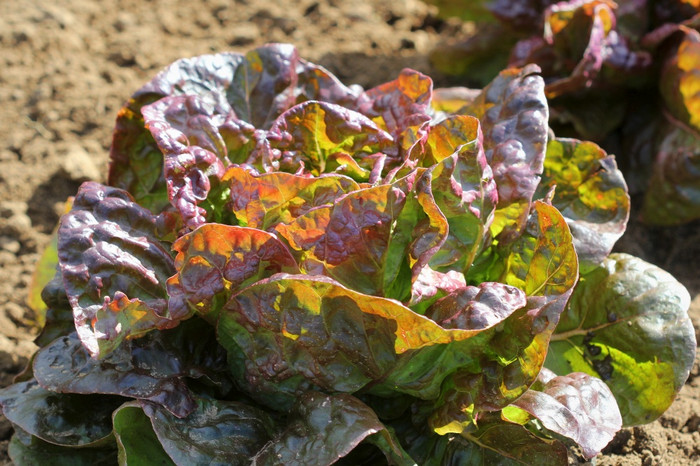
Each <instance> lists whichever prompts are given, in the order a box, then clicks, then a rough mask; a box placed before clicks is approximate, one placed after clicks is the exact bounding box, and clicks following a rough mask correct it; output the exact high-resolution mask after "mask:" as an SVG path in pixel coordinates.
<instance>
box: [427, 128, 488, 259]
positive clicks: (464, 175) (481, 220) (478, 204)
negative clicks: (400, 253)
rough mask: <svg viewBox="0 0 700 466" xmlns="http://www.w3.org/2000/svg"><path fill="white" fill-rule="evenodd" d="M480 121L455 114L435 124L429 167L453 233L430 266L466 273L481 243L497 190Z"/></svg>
mask: <svg viewBox="0 0 700 466" xmlns="http://www.w3.org/2000/svg"><path fill="white" fill-rule="evenodd" d="M481 139H482V135H481V131H480V130H479V125H478V120H476V119H475V118H473V117H468V116H461V115H457V116H453V117H451V118H448V119H447V120H444V121H443V122H442V123H441V124H439V125H436V126H434V127H432V128H431V130H430V134H429V135H428V146H429V147H430V148H431V156H432V158H433V159H435V160H437V161H438V163H437V164H436V165H434V166H433V167H432V168H431V169H430V170H429V172H428V175H429V176H430V177H431V191H432V194H433V197H434V199H435V203H436V205H437V206H438V207H439V209H440V212H441V213H442V214H443V215H444V216H445V218H446V220H447V223H448V225H449V229H448V231H449V234H448V236H447V238H446V240H445V242H444V243H443V244H442V245H441V246H440V251H439V252H437V253H436V254H435V256H433V257H432V258H431V260H430V266H431V267H433V268H434V269H436V270H438V271H441V270H443V269H452V270H457V271H460V272H466V271H467V270H468V269H469V267H470V266H471V264H472V262H473V260H474V257H475V256H476V254H477V252H478V251H479V250H480V249H481V247H482V246H483V242H484V239H485V237H486V236H487V232H488V229H489V226H490V224H491V221H492V218H493V211H494V208H495V205H496V202H497V198H498V194H497V191H496V184H495V183H494V180H493V174H492V171H491V167H489V165H488V163H487V161H486V157H485V154H484V151H483V148H482V145H481Z"/></svg>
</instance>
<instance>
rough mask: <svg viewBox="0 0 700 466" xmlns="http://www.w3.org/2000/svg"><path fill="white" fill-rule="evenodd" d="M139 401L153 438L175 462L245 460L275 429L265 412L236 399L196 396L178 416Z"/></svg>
mask: <svg viewBox="0 0 700 466" xmlns="http://www.w3.org/2000/svg"><path fill="white" fill-rule="evenodd" d="M142 405H143V411H144V412H145V414H146V416H147V417H148V418H150V424H152V427H153V429H154V430H155V435H156V436H157V440H156V442H159V444H160V445H162V448H163V449H164V450H165V451H166V452H167V454H168V455H169V456H170V458H172V460H173V461H174V462H175V464H179V465H191V464H209V465H230V464H241V465H242V464H249V460H250V458H252V457H253V456H254V455H255V454H256V453H257V452H258V451H259V450H260V449H261V448H263V446H264V445H265V443H266V442H268V440H269V439H270V438H271V437H272V435H273V434H274V431H275V427H274V424H273V421H272V419H271V418H270V417H269V416H268V414H267V413H265V412H264V411H262V410H260V409H258V408H255V407H254V406H251V405H248V404H245V403H241V402H237V401H221V400H215V399H207V398H198V399H197V400H196V407H195V409H194V411H192V412H191V413H190V414H189V415H188V416H187V417H185V418H182V419H179V418H177V417H176V416H173V415H172V414H171V413H169V412H168V411H166V410H165V409H163V408H162V407H160V406H158V405H155V404H153V403H148V402H144V403H142ZM284 463H285V462H284V461H282V462H281V463H280V462H279V461H278V462H277V464H284Z"/></svg>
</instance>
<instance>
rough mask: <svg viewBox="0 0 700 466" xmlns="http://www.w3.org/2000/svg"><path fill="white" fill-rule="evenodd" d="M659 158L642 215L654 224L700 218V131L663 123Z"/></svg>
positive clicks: (660, 130) (674, 222)
mask: <svg viewBox="0 0 700 466" xmlns="http://www.w3.org/2000/svg"><path fill="white" fill-rule="evenodd" d="M657 131H658V132H657V137H659V143H658V146H657V152H656V160H655V161H654V164H653V171H652V173H651V178H650V179H649V186H648V188H647V189H646V190H645V196H644V204H643V206H642V215H643V218H644V221H645V222H647V223H650V224H653V225H664V226H672V225H679V224H682V223H686V222H689V221H692V220H695V219H697V218H700V133H698V132H696V131H692V130H690V129H689V128H683V127H679V126H676V125H672V124H662V125H660V126H659V128H658V129H657Z"/></svg>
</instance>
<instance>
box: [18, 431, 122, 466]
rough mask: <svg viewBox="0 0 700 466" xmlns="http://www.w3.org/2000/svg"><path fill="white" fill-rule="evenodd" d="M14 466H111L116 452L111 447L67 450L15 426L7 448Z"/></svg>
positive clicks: (101, 446)
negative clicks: (39, 465)
mask: <svg viewBox="0 0 700 466" xmlns="http://www.w3.org/2000/svg"><path fill="white" fill-rule="evenodd" d="M7 450H8V454H9V455H10V459H11V460H12V464H14V465H16V466H25V465H26V466H36V465H38V464H41V465H44V464H46V465H52V466H111V465H113V464H114V461H115V459H116V456H117V452H116V451H115V450H114V448H113V447H112V446H111V445H106V446H103V445H100V446H98V447H96V448H69V447H64V446H59V445H54V444H52V443H48V442H45V441H43V440H41V439H40V438H38V437H35V436H33V435H31V434H29V433H27V432H24V431H23V430H22V429H21V428H19V427H17V426H15V434H14V435H13V436H12V439H10V443H9V445H8V446H7Z"/></svg>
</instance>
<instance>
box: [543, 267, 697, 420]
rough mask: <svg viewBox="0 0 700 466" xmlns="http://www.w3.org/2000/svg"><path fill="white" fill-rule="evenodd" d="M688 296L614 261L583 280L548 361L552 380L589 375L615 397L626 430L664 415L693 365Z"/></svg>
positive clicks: (652, 274) (662, 278)
mask: <svg viewBox="0 0 700 466" xmlns="http://www.w3.org/2000/svg"><path fill="white" fill-rule="evenodd" d="M689 305H690V296H689V295H688V292H687V291H686V289H685V288H684V287H683V285H681V284H680V283H678V282H677V281H676V280H675V279H674V278H673V277H672V276H671V275H670V274H668V273H667V272H664V271H663V270H661V269H659V268H657V267H655V266H653V265H651V264H648V263H646V262H644V261H642V260H641V259H637V258H636V257H633V256H628V255H625V254H611V255H610V257H608V258H607V259H606V260H605V261H603V263H602V264H601V265H600V266H599V267H597V268H596V269H595V270H593V271H591V272H589V273H587V274H586V275H584V276H583V277H582V280H581V282H580V283H579V285H578V286H577V288H576V291H575V292H574V294H573V296H572V298H571V301H570V303H569V305H568V307H567V309H566V311H565V312H564V313H563V314H562V317H561V320H560V322H559V325H558V327H557V330H556V333H555V334H554V336H553V337H552V342H551V344H550V348H549V352H548V354H547V367H548V368H549V369H551V370H553V371H554V372H555V373H557V374H560V375H565V374H568V373H570V372H573V371H575V372H585V373H587V374H590V375H593V376H596V377H599V378H600V379H602V380H603V381H604V382H605V383H607V384H608V386H609V387H610V389H611V390H612V392H613V394H614V395H615V398H616V400H617V403H618V405H619V406H620V412H621V413H622V419H623V422H624V424H625V425H627V426H629V425H637V424H646V423H648V422H651V421H653V420H654V419H656V418H657V417H658V416H660V415H661V414H662V413H663V412H664V411H665V410H666V409H667V408H668V407H669V406H670V405H671V403H672V402H673V400H674V398H675V396H676V394H677V393H678V391H679V390H680V389H681V387H682V386H683V384H684V383H685V381H686V379H687V378H688V374H689V372H690V368H691V367H692V365H693V361H694V359H695V350H696V342H695V331H694V330H693V325H692V322H691V321H690V319H689V317H688V314H687V310H688V306H689Z"/></svg>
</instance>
